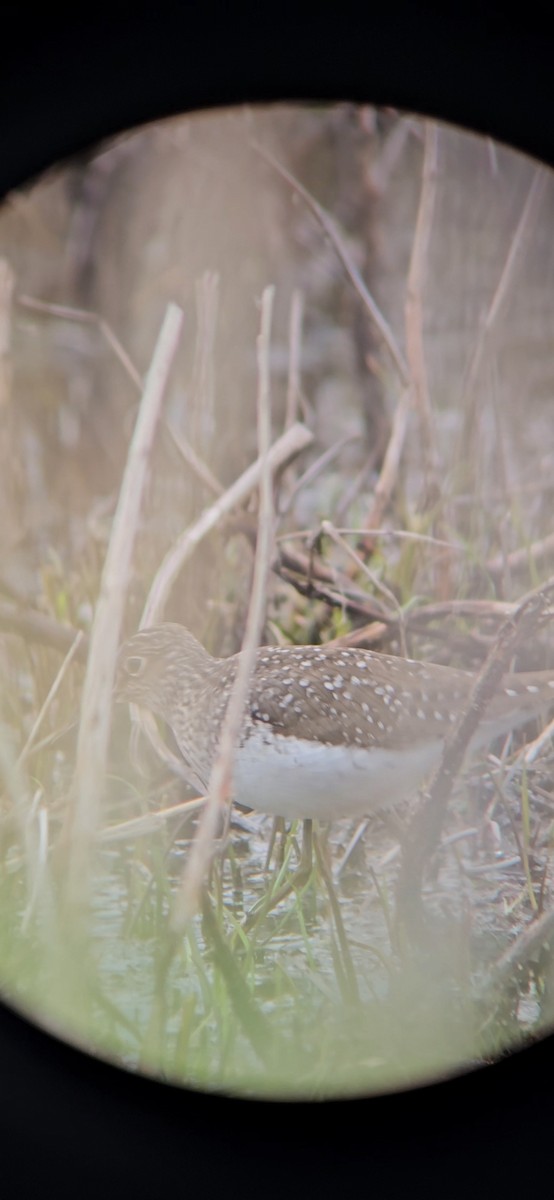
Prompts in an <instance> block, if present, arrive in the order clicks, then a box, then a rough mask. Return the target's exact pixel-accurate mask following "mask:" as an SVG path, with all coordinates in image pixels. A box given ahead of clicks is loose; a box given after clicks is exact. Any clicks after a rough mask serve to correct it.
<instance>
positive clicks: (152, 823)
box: [99, 796, 206, 843]
mask: <svg viewBox="0 0 554 1200" xmlns="http://www.w3.org/2000/svg"><path fill="white" fill-rule="evenodd" d="M205 803H206V797H205V796H198V797H197V798H195V799H193V800H182V801H181V802H180V803H179V804H171V805H169V807H168V808H158V809H156V812H151V813H145V814H144V816H142V817H131V818H130V819H129V820H128V821H118V823H117V825H107V826H106V827H105V828H104V829H102V830H101V831H100V833H99V838H100V841H101V842H103V843H110V842H119V841H121V840H122V838H131V837H132V838H135V837H144V836H145V835H146V834H151V833H155V832H156V831H157V830H158V829H160V827H161V826H162V825H165V824H166V823H167V822H168V821H171V820H172V819H173V817H187V816H189V815H190V813H195V812H198V810H199V809H201V808H203V807H204V805H205Z"/></svg>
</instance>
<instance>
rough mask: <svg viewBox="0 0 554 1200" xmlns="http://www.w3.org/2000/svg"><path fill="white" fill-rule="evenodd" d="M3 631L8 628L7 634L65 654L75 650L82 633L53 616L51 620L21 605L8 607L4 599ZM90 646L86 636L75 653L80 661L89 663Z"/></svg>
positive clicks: (0, 602) (0, 625)
mask: <svg viewBox="0 0 554 1200" xmlns="http://www.w3.org/2000/svg"><path fill="white" fill-rule="evenodd" d="M0 629H4V630H5V631H6V633H16V634H18V636H19V637H22V638H25V640H26V641H29V642H38V644H39V645H41V646H48V647H49V648H50V649H51V650H59V651H60V653H62V654H67V653H68V652H69V650H71V647H72V646H73V643H74V642H75V639H76V637H77V634H78V633H79V632H80V630H78V629H75V627H74V626H72V625H62V624H61V623H60V621H55V620H54V618H53V617H47V616H45V615H44V613H41V612H37V611H36V610H35V609H32V608H29V609H25V608H19V606H17V605H15V604H7V603H6V602H5V601H3V600H0ZM88 644H89V640H88V637H87V635H86V634H85V633H83V635H82V639H81V641H80V642H79V645H78V646H77V648H76V650H75V658H76V660H77V661H78V662H86V659H87V654H88Z"/></svg>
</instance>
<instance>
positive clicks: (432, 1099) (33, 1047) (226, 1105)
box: [0, 0, 554, 1200]
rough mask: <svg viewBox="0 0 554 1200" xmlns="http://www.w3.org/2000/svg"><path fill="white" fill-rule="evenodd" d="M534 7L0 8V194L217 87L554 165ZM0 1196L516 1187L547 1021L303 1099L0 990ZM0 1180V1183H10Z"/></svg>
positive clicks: (510, 1191)
mask: <svg viewBox="0 0 554 1200" xmlns="http://www.w3.org/2000/svg"><path fill="white" fill-rule="evenodd" d="M547 15H548V14H547V10H546V5H544V4H538V3H531V4H527V5H526V6H525V7H524V8H523V9H520V10H519V11H518V12H515V11H511V12H510V15H508V13H507V11H502V10H501V8H500V6H498V5H483V4H481V5H476V4H474V3H472V2H471V0H468V2H467V3H466V4H464V6H463V8H462V7H461V6H452V5H450V6H448V5H444V4H441V5H439V4H432V3H427V4H426V3H421V4H418V3H415V2H412V3H410V2H409V0H395V4H394V5H389V6H385V5H381V6H377V5H371V6H370V5H369V4H368V5H367V6H366V7H365V9H360V8H358V7H357V6H356V7H354V6H351V5H349V4H348V3H346V4H344V3H343V4H341V5H340V6H335V5H319V6H315V5H314V6H310V7H308V6H305V5H301V4H300V5H299V4H296V5H295V6H292V5H291V6H289V5H286V4H280V5H278V6H275V8H271V7H268V6H250V5H246V4H242V5H236V6H234V7H233V6H230V7H228V8H223V7H220V6H217V5H213V4H205V3H204V4H201V5H192V6H188V5H186V4H184V3H179V4H177V3H169V2H168V0H158V3H157V4H155V5H154V4H153V3H146V2H145V0H136V2H135V3H134V4H132V5H131V4H120V3H117V0H115V2H114V3H112V4H111V5H110V6H109V7H108V6H107V5H105V4H102V3H97V4H95V5H93V6H90V7H88V6H87V7H85V6H81V5H73V6H72V9H69V8H66V7H65V6H63V7H61V6H57V5H56V4H54V5H49V6H48V7H46V6H45V7H44V10H41V11H39V13H38V14H37V15H35V14H34V13H31V12H30V11H26V10H25V11H23V10H22V8H21V6H19V5H18V6H16V5H14V4H7V5H4V6H3V14H2V18H1V20H2V30H3V36H2V41H3V50H2V58H3V62H2V71H1V73H0V121H1V126H2V143H1V144H2V154H1V155H0V194H3V193H4V192H6V191H8V190H9V189H10V188H11V187H14V186H17V185H19V184H21V183H23V182H24V181H26V180H28V179H29V178H30V177H32V176H33V175H35V174H36V173H38V172H39V171H41V170H42V169H43V168H45V167H46V166H48V165H50V164H51V163H53V162H55V161H57V160H59V159H63V158H65V157H67V156H69V155H71V154H75V153H77V152H78V151H79V150H81V149H83V148H85V147H86V146H87V145H89V144H90V143H91V142H94V141H95V140H97V139H98V138H100V137H105V136H109V135H110V134H113V133H116V132H118V131H119V130H121V129H124V128H127V127H129V126H131V125H133V124H137V123H141V122H143V121H146V120H152V119H156V118H159V117H162V116H166V115H169V114H170V113H175V112H179V111H183V110H186V109H191V108H195V107H206V106H209V105H214V104H229V103H233V102H234V103H237V102H242V101H252V102H254V101H268V100H278V99H289V100H300V99H314V98H316V99H322V100H323V99H325V100H331V99H337V100H338V99H351V100H356V101H366V102H368V103H376V104H388V105H392V106H395V107H399V108H403V109H408V110H414V111H419V112H423V113H429V114H432V115H436V116H440V117H442V118H443V119H445V120H450V121H453V122H456V123H458V124H461V125H466V126H468V127H470V128H474V129H476V130H478V131H480V132H485V133H490V134H491V135H493V136H494V137H496V138H499V139H500V140H504V141H507V142H510V143H512V144H513V145H514V146H516V147H518V148H520V149H523V150H526V151H527V152H529V153H531V154H534V155H536V156H538V157H542V158H544V159H546V160H547V161H549V162H552V161H554V123H553V122H552V119H551V110H552V96H551V89H552V83H551V79H552V66H551V63H552V51H553V49H554V46H553V39H552V37H551V35H549V33H548V32H547V31H548V28H549V23H548V21H547ZM0 1064H1V1065H0V1071H1V1075H0V1139H1V1141H0V1144H1V1147H2V1167H1V1169H0V1178H1V1179H2V1190H3V1194H4V1195H10V1196H11V1195H18V1196H25V1195H27V1194H29V1195H30V1194H31V1193H33V1194H34V1193H35V1192H36V1190H37V1188H38V1187H42V1189H43V1190H44V1188H45V1186H46V1188H47V1189H48V1192H51V1193H52V1194H53V1195H56V1196H58V1195H60V1194H61V1193H63V1192H64V1191H65V1190H67V1191H68V1192H69V1190H70V1189H71V1192H72V1195H79V1197H81V1198H82V1197H86V1196H89V1195H90V1196H92V1195H94V1196H95V1197H96V1196H98V1195H99V1193H100V1189H101V1188H102V1189H105V1188H106V1185H107V1184H111V1185H113V1188H114V1190H115V1189H117V1188H120V1189H123V1188H125V1193H126V1194H129V1195H132V1196H133V1198H134V1200H140V1198H141V1197H143V1196H144V1197H147V1196H148V1197H150V1196H157V1195H159V1194H160V1193H161V1192H162V1190H163V1191H165V1190H167V1189H172V1190H173V1189H174V1190H175V1191H176V1190H177V1188H178V1189H179V1192H182V1191H183V1189H186V1191H187V1193H189V1194H191V1195H194V1196H208V1195H212V1194H217V1193H216V1189H217V1192H219V1189H222V1190H223V1189H224V1194H225V1196H226V1197H233V1196H235V1195H237V1196H238V1195H240V1196H241V1197H244V1196H245V1195H248V1194H249V1193H250V1192H252V1193H254V1192H258V1191H259V1190H260V1189H263V1192H264V1195H265V1196H273V1195H275V1196H277V1195H279V1196H283V1195H290V1194H293V1195H300V1194H306V1193H307V1192H308V1190H310V1191H313V1192H317V1193H318V1194H319V1195H320V1196H321V1195H336V1194H337V1192H340V1191H341V1190H342V1191H344V1190H345V1188H347V1187H348V1186H350V1187H352V1186H356V1185H357V1183H358V1180H359V1183H360V1185H361V1186H362V1187H364V1189H367V1190H370V1191H371V1193H372V1194H373V1195H375V1196H376V1197H379V1200H381V1198H382V1197H383V1198H385V1197H386V1198H388V1197H393V1196H406V1195H407V1194H412V1193H413V1192H414V1191H415V1194H416V1195H417V1194H418V1192H419V1191H420V1190H421V1191H423V1190H424V1191H425V1194H426V1195H427V1196H429V1197H435V1196H436V1197H439V1196H440V1197H441V1198H442V1197H448V1198H449V1200H451V1198H454V1197H458V1196H467V1195H468V1194H470V1195H473V1196H481V1195H482V1196H485V1195H502V1196H503V1197H504V1196H513V1195H516V1194H517V1193H520V1192H523V1189H524V1188H525V1189H529V1188H533V1186H534V1185H536V1183H537V1182H538V1181H539V1178H540V1175H541V1172H542V1170H543V1169H547V1167H548V1166H549V1158H550V1127H551V1114H550V1109H551V1099H550V1096H551V1079H552V1077H553V1073H554V1037H550V1038H546V1039H544V1040H543V1041H542V1042H540V1043H537V1044H536V1045H534V1046H532V1047H531V1048H529V1049H527V1050H525V1051H522V1052H520V1053H518V1054H514V1055H513V1056H511V1057H508V1058H506V1059H504V1060H502V1061H501V1062H500V1063H498V1064H495V1065H494V1066H492V1067H488V1068H484V1069H480V1070H477V1071H474V1072H471V1073H468V1074H465V1075H462V1076H461V1077H459V1078H457V1079H454V1080H449V1081H446V1082H442V1083H437V1084H434V1085H430V1086H427V1087H423V1088H419V1089H415V1090H413V1091H410V1092H405V1093H400V1094H396V1095H388V1096H383V1097H380V1098H379V1097H377V1098H372V1099H367V1100H363V1099H359V1100H347V1101H332V1102H324V1103H317V1104H313V1105H311V1104H306V1103H291V1104H287V1103H282V1102H280V1103H277V1102H269V1101H259V1102H254V1101H247V1100H230V1099H227V1098H224V1097H217V1096H208V1095H198V1094H195V1093H193V1092H191V1091H187V1090H186V1089H178V1088H174V1087H170V1086H166V1085H163V1084H161V1083H157V1082H154V1081H152V1080H149V1079H146V1078H141V1077H137V1076H133V1075H130V1074H126V1073H125V1072H124V1071H120V1070H118V1069H117V1068H115V1067H112V1066H110V1065H108V1064H106V1063H103V1062H99V1061H97V1060H95V1059H94V1058H92V1057H88V1056H87V1055H86V1054H84V1053H81V1052H80V1051H78V1050H76V1049H73V1048H72V1047H70V1046H67V1045H65V1044H63V1043H61V1042H58V1041H57V1040H56V1039H55V1038H54V1037H51V1036H50V1035H48V1034H46V1033H44V1032H42V1031H41V1030H39V1029H38V1028H36V1027H34V1026H33V1025H32V1024H30V1023H28V1022H27V1021H26V1020H25V1019H24V1018H23V1017H20V1016H18V1015H16V1014H15V1013H13V1012H11V1011H10V1010H8V1009H7V1008H4V1007H1V1006H0ZM6 1184H7V1187H6Z"/></svg>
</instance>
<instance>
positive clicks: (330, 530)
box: [321, 521, 407, 657]
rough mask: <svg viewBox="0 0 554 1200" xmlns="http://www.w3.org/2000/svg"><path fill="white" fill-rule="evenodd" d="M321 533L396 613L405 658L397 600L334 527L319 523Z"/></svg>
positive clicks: (401, 647)
mask: <svg viewBox="0 0 554 1200" xmlns="http://www.w3.org/2000/svg"><path fill="white" fill-rule="evenodd" d="M321 532H322V533H324V534H325V535H326V536H327V537H329V538H331V541H332V542H334V543H335V546H338V547H339V549H340V550H343V551H344V553H345V554H346V555H347V556H348V558H349V559H350V560H351V562H353V563H354V564H355V566H356V567H357V568H358V570H359V571H362V573H363V574H364V575H365V577H366V579H369V581H370V583H372V584H373V587H374V588H375V589H376V591H378V592H381V593H382V595H383V596H384V597H385V599H386V600H388V602H389V604H390V605H391V607H392V609H393V611H394V612H395V613H396V620H397V622H398V634H399V637H400V650H401V653H402V654H403V655H404V656H405V657H407V647H406V629H405V620H404V614H403V612H402V609H401V607H400V605H399V603H398V600H397V599H396V596H395V595H394V592H391V590H390V588H388V587H387V586H386V584H384V583H383V582H382V580H380V579H378V578H377V576H376V574H375V572H374V571H372V570H371V569H370V567H368V566H367V565H366V563H365V562H364V561H363V559H362V558H360V555H359V554H357V553H356V551H355V550H353V549H352V546H349V545H348V542H346V541H345V540H344V538H343V537H341V535H340V533H339V532H338V529H335V527H334V525H333V524H332V522H331V521H322V522H321Z"/></svg>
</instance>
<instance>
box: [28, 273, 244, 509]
mask: <svg viewBox="0 0 554 1200" xmlns="http://www.w3.org/2000/svg"><path fill="white" fill-rule="evenodd" d="M17 303H18V304H19V305H20V306H21V307H22V308H27V309H29V310H30V311H31V312H38V313H44V314H45V315H47V316H51V317H57V318H58V319H60V320H64V321H76V322H78V323H81V324H85V325H95V326H96V327H97V328H98V329H99V331H100V333H101V334H102V336H103V337H104V338H105V340H106V341H107V343H108V345H109V346H110V347H111V349H112V350H113V352H114V354H115V356H116V358H117V359H118V361H119V362H120V363H121V365H122V367H123V369H124V370H125V371H126V373H127V375H128V376H129V379H130V380H131V382H132V383H133V384H134V385H135V387H136V388H137V390H138V392H139V393H140V394H142V390H143V380H142V378H141V375H140V372H139V371H138V370H137V368H136V367H135V365H134V363H133V361H132V359H131V358H130V357H129V355H128V354H127V351H126V350H124V348H123V346H122V345H121V342H120V341H119V339H118V338H117V337H116V335H115V333H114V332H113V329H111V327H110V325H109V324H108V322H107V321H106V320H105V319H104V317H101V316H99V314H98V313H95V312H91V311H90V310H89V309H85V308H72V307H70V306H69V305H66V304H50V303H49V302H47V301H45V300H35V299H34V297H32V296H18V298H17ZM166 428H167V430H168V433H169V435H170V437H171V438H172V440H173V442H174V444H175V446H176V447H177V449H178V450H179V451H180V453H181V454H182V456H183V458H184V459H185V461H186V462H187V463H188V465H189V467H191V468H192V470H193V471H194V472H195V474H196V475H197V476H198V478H199V479H200V480H201V481H202V483H205V484H207V486H208V487H209V488H210V489H211V491H213V492H215V494H216V495H219V493H220V492H222V491H223V488H222V486H221V484H220V483H219V481H218V480H217V479H216V478H215V475H214V474H213V473H212V472H211V471H210V468H209V467H208V466H207V464H206V463H205V462H204V461H203V459H202V458H201V457H200V455H199V454H197V452H196V450H194V449H193V447H192V446H191V445H190V442H189V441H188V440H187V438H186V437H185V436H184V434H182V433H177V432H176V431H175V430H174V429H172V428H171V426H170V425H167V426H166Z"/></svg>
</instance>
